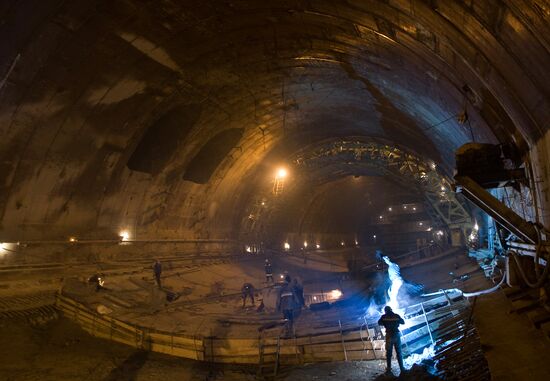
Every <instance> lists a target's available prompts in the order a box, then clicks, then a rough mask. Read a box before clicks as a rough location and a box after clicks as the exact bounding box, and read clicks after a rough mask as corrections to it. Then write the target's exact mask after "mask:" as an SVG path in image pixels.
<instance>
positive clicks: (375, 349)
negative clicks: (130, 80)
mask: <svg viewBox="0 0 550 381" xmlns="http://www.w3.org/2000/svg"><path fill="white" fill-rule="evenodd" d="M56 306H57V308H58V309H59V310H61V311H62V312H63V314H64V315H65V316H66V317H67V318H69V319H71V320H73V321H74V322H75V323H77V324H78V325H80V326H81V327H82V329H84V330H85V331H86V332H88V333H90V334H91V335H93V336H96V337H99V338H103V339H107V340H111V341H114V342H118V343H122V344H126V345H129V346H132V347H134V348H139V349H145V350H150V351H153V352H159V353H165V354H168V355H172V356H177V357H183V358H188V359H193V360H199V361H212V362H216V363H230V364H259V363H260V340H259V338H258V339H246V338H218V337H190V336H185V335H181V334H172V333H168V332H161V331H158V330H153V329H150V328H146V327H139V326H136V325H133V324H130V323H127V322H123V321H120V320H118V319H115V318H112V317H109V316H106V315H101V314H99V313H97V312H95V311H91V310H90V309H89V308H87V307H86V306H84V305H83V304H81V303H78V302H76V301H74V300H72V299H70V298H68V297H67V296H65V295H62V294H58V296H57V300H56ZM365 333H366V332H365V331H360V329H359V328H357V329H355V330H347V331H345V332H340V331H339V330H338V328H337V327H335V328H334V330H333V331H332V332H326V333H323V334H317V335H310V336H302V337H296V338H290V339H280V346H279V350H278V361H279V363H281V364H300V363H312V362H325V361H343V360H345V359H348V360H373V359H381V358H385V349H384V342H383V340H369V339H368V338H365V337H363V336H362V334H365ZM276 343H277V338H276V337H267V338H264V339H263V345H274V344H276ZM275 357H277V356H276V354H275V353H269V354H264V355H263V362H269V361H272V362H273V361H275Z"/></svg>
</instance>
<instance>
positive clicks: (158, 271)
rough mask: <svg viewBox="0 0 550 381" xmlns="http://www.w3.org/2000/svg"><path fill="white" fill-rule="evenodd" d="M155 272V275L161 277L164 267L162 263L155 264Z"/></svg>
mask: <svg viewBox="0 0 550 381" xmlns="http://www.w3.org/2000/svg"><path fill="white" fill-rule="evenodd" d="M153 271H154V272H155V274H157V275H160V273H161V272H162V265H161V264H160V262H155V264H154V265H153Z"/></svg>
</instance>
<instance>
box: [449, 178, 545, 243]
mask: <svg viewBox="0 0 550 381" xmlns="http://www.w3.org/2000/svg"><path fill="white" fill-rule="evenodd" d="M455 181H456V184H457V185H458V186H457V192H461V193H462V194H463V195H464V196H465V197H466V198H467V199H469V200H470V201H472V202H473V203H474V204H476V205H477V206H478V207H479V208H481V209H482V210H483V211H485V212H486V213H487V214H488V215H490V216H491V217H493V218H494V219H495V220H496V221H497V222H498V223H500V224H501V225H502V226H504V227H505V228H506V229H507V230H508V231H510V232H511V233H512V234H514V235H516V236H517V237H518V238H519V239H521V240H522V241H524V242H527V243H532V244H536V243H537V241H538V233H537V230H536V228H535V226H534V225H533V224H531V223H529V222H527V221H525V220H524V219H523V218H521V217H520V216H518V215H517V214H516V213H515V212H514V211H513V210H512V209H510V208H508V207H507V206H506V205H504V204H503V203H502V202H500V201H499V200H497V199H496V198H495V197H493V196H492V195H491V194H490V193H489V192H487V191H486V190H485V189H484V188H483V187H481V186H480V185H479V184H477V183H476V182H475V181H474V180H472V179H471V178H470V177H468V176H455Z"/></svg>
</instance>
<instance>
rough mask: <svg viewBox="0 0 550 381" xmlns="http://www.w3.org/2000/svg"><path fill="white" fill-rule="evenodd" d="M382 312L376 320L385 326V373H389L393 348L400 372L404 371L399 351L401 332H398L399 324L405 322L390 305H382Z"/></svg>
mask: <svg viewBox="0 0 550 381" xmlns="http://www.w3.org/2000/svg"><path fill="white" fill-rule="evenodd" d="M384 312H385V314H384V315H382V317H380V320H378V325H381V326H384V328H386V364H387V369H386V373H391V356H392V352H393V348H395V353H396V355H397V362H398V363H399V369H401V372H404V371H405V367H404V366H403V355H402V353H401V333H400V332H399V325H401V324H405V321H404V320H403V318H402V317H401V316H399V315H398V314H396V313H395V312H393V311H392V309H391V307H390V306H386V307H384Z"/></svg>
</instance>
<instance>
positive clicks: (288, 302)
mask: <svg viewBox="0 0 550 381" xmlns="http://www.w3.org/2000/svg"><path fill="white" fill-rule="evenodd" d="M290 282H291V279H290V277H289V276H288V275H287V276H286V277H285V282H284V283H283V286H282V287H281V289H280V290H279V297H278V298H277V311H279V312H282V313H283V319H285V336H286V337H290V336H291V334H292V333H293V331H294V308H296V307H298V306H299V302H298V300H297V298H296V293H295V292H294V287H293V286H292V284H291V283H290Z"/></svg>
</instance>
